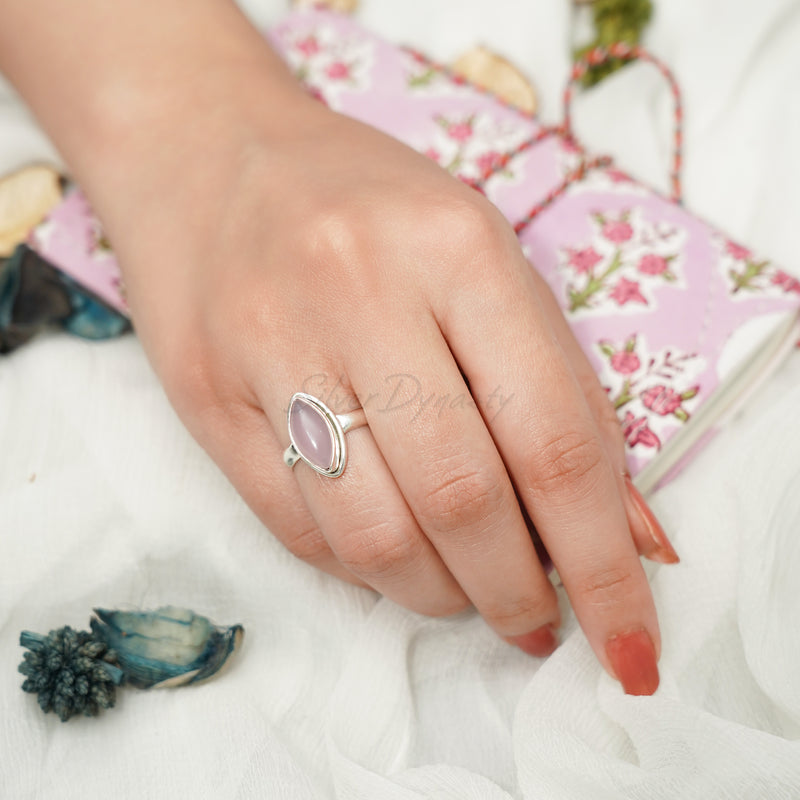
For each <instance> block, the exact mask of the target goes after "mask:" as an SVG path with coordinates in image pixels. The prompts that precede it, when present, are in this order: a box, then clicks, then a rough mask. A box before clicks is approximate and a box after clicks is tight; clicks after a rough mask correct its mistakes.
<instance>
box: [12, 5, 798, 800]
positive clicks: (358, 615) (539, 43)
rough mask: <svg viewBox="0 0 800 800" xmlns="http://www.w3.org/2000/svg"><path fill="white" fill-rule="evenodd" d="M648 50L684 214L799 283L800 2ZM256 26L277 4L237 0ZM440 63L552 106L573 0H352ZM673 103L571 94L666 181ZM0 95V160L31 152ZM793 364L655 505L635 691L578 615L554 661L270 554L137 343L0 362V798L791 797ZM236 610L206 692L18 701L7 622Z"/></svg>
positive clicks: (641, 171) (658, 27) (581, 115)
mask: <svg viewBox="0 0 800 800" xmlns="http://www.w3.org/2000/svg"><path fill="white" fill-rule="evenodd" d="M657 5H658V14H657V17H656V19H655V21H654V23H653V26H652V28H651V31H650V34H649V36H648V41H647V44H648V45H649V46H650V47H651V48H652V49H653V50H654V51H655V52H656V53H658V54H659V55H660V56H661V57H662V58H663V59H664V60H665V61H666V62H667V63H668V64H671V65H673V66H674V69H675V72H676V74H677V76H678V79H679V81H680V82H681V84H682V86H683V88H684V92H685V101H686V113H687V121H686V124H687V129H686V169H685V178H686V181H685V183H686V196H687V201H688V204H689V206H690V207H691V208H693V209H694V210H696V211H697V212H698V213H700V214H702V215H703V216H704V217H706V218H708V219H709V220H711V221H713V222H715V223H717V224H719V225H721V226H723V227H724V228H725V229H726V230H728V231H730V232H731V233H732V234H735V235H736V236H737V238H739V239H741V240H743V241H745V242H747V243H749V244H752V245H753V246H754V247H756V248H758V249H760V250H761V251H763V252H765V253H768V254H769V255H771V256H773V257H775V258H776V259H777V260H780V261H782V262H783V264H784V265H785V267H786V268H787V270H789V271H792V272H794V273H795V274H800V256H798V247H797V233H796V231H797V221H798V212H799V211H800V189H798V186H800V155H798V152H797V142H798V141H800V93H799V92H798V89H797V78H798V75H800V49H799V48H797V46H796V43H797V42H798V41H800V5H798V3H797V2H796V1H795V0H762V2H760V3H759V4H758V5H757V6H754V5H753V4H752V3H748V2H745V0H735V2H734V0H731V2H728V3H724V4H721V3H718V2H714V0H668V1H667V0H664V1H663V2H659V3H657ZM246 6H247V8H248V11H249V12H250V13H252V14H253V16H254V17H255V18H256V19H257V20H258V21H260V22H262V23H264V22H267V21H269V20H270V19H274V18H275V16H276V15H277V14H278V13H279V12H280V10H281V8H282V3H278V2H276V1H275V0H273V2H268V1H267V0H264V2H259V0H248V2H247V3H246ZM362 6H363V9H362V11H363V13H362V15H361V16H362V19H363V21H364V22H365V23H366V24H368V25H371V26H373V27H375V28H377V29H378V30H380V31H381V32H383V33H384V34H385V35H387V36H389V37H391V38H394V39H396V40H398V41H403V42H409V43H413V44H414V45H415V46H417V47H419V48H421V49H423V50H427V51H429V52H430V53H432V54H433V55H434V56H436V57H438V58H442V59H447V58H451V57H453V56H454V55H456V54H457V53H458V52H460V51H461V50H464V49H466V48H468V47H469V46H471V45H472V44H474V43H475V42H477V41H482V42H485V43H486V44H488V45H489V46H490V47H494V48H495V49H498V50H500V51H502V52H504V53H506V54H508V55H509V56H510V57H511V58H513V59H514V60H515V61H517V62H518V63H520V64H521V65H522V66H523V67H525V68H526V69H527V70H529V71H530V73H531V74H532V75H534V76H535V78H536V82H537V84H538V85H539V87H540V90H541V94H542V97H543V107H544V116H545V118H546V119H547V120H548V121H553V120H554V119H555V118H556V117H557V116H558V113H559V102H560V89H561V86H562V84H563V81H564V79H565V76H566V70H567V51H568V42H569V4H568V2H567V0H540V1H539V2H537V3H520V2H515V0H495V2H494V3H492V4H491V8H492V11H491V12H490V11H488V8H489V5H488V4H486V3H484V2H481V0H437V2H436V3H431V2H429V1H428V0H404V2H403V3H396V2H392V1H391V0H362ZM670 113H671V112H670V98H669V93H668V91H667V90H666V88H665V87H664V86H663V84H662V81H661V78H660V76H659V75H658V74H657V73H656V72H655V71H652V70H651V69H649V68H648V67H647V66H645V65H637V66H634V67H632V68H630V69H627V70H624V71H623V72H622V73H620V74H618V75H617V76H615V77H614V78H612V79H611V80H609V81H608V82H607V83H606V84H605V85H604V86H603V87H602V88H600V89H598V90H597V91H596V92H593V93H592V94H591V95H588V96H586V97H584V98H581V99H580V100H579V101H578V112H577V124H578V127H579V129H580V130H581V132H582V133H583V135H584V138H585V139H587V140H588V141H589V142H590V143H591V144H592V145H593V147H594V148H595V149H600V150H604V151H612V152H614V153H615V154H616V155H617V157H618V160H619V162H620V163H621V164H622V165H624V166H625V167H626V168H628V169H629V170H630V171H632V172H633V173H634V174H638V175H640V176H642V177H644V178H645V179H647V180H649V181H651V182H654V183H656V184H660V185H662V186H663V185H665V184H666V175H667V169H668V167H667V164H668V157H667V154H668V148H669V144H670V137H669V129H670V125H669V119H670ZM50 152H51V151H50V149H49V146H48V145H47V143H46V141H45V139H44V138H43V137H42V136H41V135H40V134H38V133H37V132H36V130H35V128H33V126H32V124H31V123H30V121H29V120H28V119H27V117H26V116H25V115H24V112H22V111H21V110H20V108H19V106H18V104H16V102H15V101H14V100H13V99H12V98H11V97H10V96H9V95H4V96H3V98H2V104H0V167H2V170H3V171H4V170H5V169H7V168H9V167H10V166H13V165H15V164H19V163H22V162H24V161H27V160H30V159H31V158H33V157H39V158H42V157H47V156H48V154H49V153H50ZM798 409H800V351H798V352H796V353H795V354H793V356H792V357H791V358H790V360H789V362H788V363H787V364H786V365H785V367H784V368H783V369H782V370H781V371H780V373H779V374H778V375H776V376H775V378H774V379H772V380H771V381H770V382H769V383H768V384H767V385H766V386H765V387H764V389H763V391H762V392H761V393H760V394H759V395H758V396H757V397H756V398H755V399H754V400H753V401H752V402H751V404H750V405H749V407H748V408H747V409H746V410H745V411H744V413H742V414H741V415H740V416H739V417H738V418H737V420H736V422H735V425H734V426H732V427H730V428H729V429H727V430H726V431H725V432H724V433H723V434H721V435H720V436H718V437H717V438H716V439H715V440H714V441H713V442H712V443H711V444H710V445H709V447H708V448H707V449H706V450H705V451H704V452H703V453H702V454H701V456H700V457H699V458H697V460H696V461H695V462H694V463H693V464H692V465H691V466H690V467H689V468H688V469H687V470H686V471H685V472H684V473H683V474H682V475H681V476H680V477H679V478H678V479H677V480H676V481H675V482H674V483H672V484H671V485H670V486H668V487H667V488H666V489H664V490H663V491H661V492H660V493H659V494H657V495H656V497H655V499H654V501H653V503H654V507H655V509H656V510H657V512H658V513H659V515H660V516H661V518H662V520H663V522H664V525H665V528H666V529H667V530H668V531H669V532H670V534H671V535H672V538H673V541H674V542H675V545H676V548H677V549H678V551H679V552H680V554H681V556H682V558H683V561H682V563H681V565H679V566H677V567H669V568H658V569H653V570H652V575H653V578H652V586H653V590H654V592H655V596H656V600H657V603H658V607H659V611H660V620H661V626H662V635H663V640H664V652H663V657H662V660H661V673H662V685H661V688H660V689H659V691H658V693H657V695H656V696H654V697H652V698H634V697H626V696H625V695H624V694H623V693H622V691H621V689H620V688H619V686H618V685H616V684H615V683H614V682H613V681H612V680H611V679H610V678H608V677H607V676H606V675H605V674H604V673H603V672H602V670H601V668H600V666H599V665H598V664H597V662H596V660H595V659H594V657H593V655H592V654H591V652H590V651H589V648H588V646H587V644H586V642H585V640H584V637H583V635H582V634H581V632H580V630H579V629H577V627H576V625H575V623H574V620H572V619H571V618H570V617H569V616H567V617H566V619H567V621H566V625H565V629H564V643H563V644H562V646H561V647H560V648H559V650H558V651H557V652H556V653H555V655H553V656H552V657H551V658H549V659H548V660H546V661H544V662H540V661H537V660H534V659H531V658H529V657H527V656H525V655H523V654H522V653H520V652H517V651H516V650H514V649H512V648H510V647H508V646H506V645H505V644H503V643H502V642H500V641H498V640H497V639H496V638H495V637H494V636H493V635H492V634H491V633H490V632H489V631H488V630H487V629H486V627H485V626H484V624H483V623H482V622H481V620H480V619H478V618H476V617H475V616H474V615H470V614H464V615H462V616H461V617H459V618H456V619H451V620H438V621H434V620H430V619H425V618H422V617H419V616H415V615H414V614H411V613H409V612H406V611H404V610H403V609H401V608H398V607H397V606H395V605H393V604H392V603H389V602H387V601H384V600H378V599H377V598H376V597H375V596H373V595H372V594H370V593H368V592H366V591H362V590H358V589H354V588H350V587H346V586H344V585H342V584H340V583H338V582H337V581H335V580H333V579H329V578H327V577H325V576H323V575H320V574H318V573H317V572H315V571H314V570H313V569H311V568H310V567H307V566H305V565H303V564H301V563H299V562H297V561H295V560H294V559H293V558H292V557H291V556H289V555H288V554H287V553H286V552H285V551H284V550H283V549H282V548H281V547H280V546H279V545H278V544H276V543H275V541H273V540H272V538H271V537H270V536H269V534H268V533H267V532H266V531H264V530H263V529H262V527H261V526H260V525H259V523H258V522H257V521H256V520H255V519H254V518H253V516H252V515H251V513H250V512H249V511H248V509H247V508H246V507H245V506H244V505H243V503H242V502H241V501H240V500H239V499H238V497H237V495H236V494H235V492H234V491H233V490H232V488H231V487H230V486H229V485H228V483H227V482H226V480H225V479H224V478H223V476H222V475H221V474H220V472H219V471H218V470H217V468H216V467H215V466H214V465H213V464H212V463H210V462H209V460H208V458H207V457H206V456H205V454H204V453H203V452H202V451H201V450H200V448H199V447H198V446H197V445H196V444H195V443H194V442H193V441H192V440H191V438H190V437H189V435H188V434H187V433H186V432H185V431H184V430H183V428H182V427H181V425H180V423H179V422H178V420H177V418H176V416H175V414H174V413H173V412H172V410H171V409H170V407H169V405H168V404H167V402H166V400H165V398H164V395H163V393H162V391H161V389H160V388H159V385H158V383H157V382H156V380H155V378H154V376H153V374H152V372H151V370H150V368H149V367H148V365H147V363H146V361H145V358H144V356H143V355H142V352H141V349H140V348H139V346H138V344H137V342H136V340H135V339H134V338H133V337H127V338H124V339H122V340H120V341H116V342H112V343H108V344H100V345H97V344H87V343H85V342H81V341H76V340H74V339H70V338H68V337H66V336H48V337H41V338H39V339H37V340H36V341H35V342H33V343H32V344H30V345H28V346H26V347H24V348H23V349H21V350H20V351H19V352H17V353H16V354H14V355H12V356H10V357H6V358H3V359H0V447H2V456H0V787H1V788H0V795H2V796H3V797H8V798H14V800H16V799H17V798H47V800H62V799H63V800H67V799H71V798H85V797H99V796H107V797H147V798H161V797H163V798H170V799H171V800H179V799H180V798H192V799H193V800H198V798H214V800H228V799H230V800H233V798H302V799H303V800H305V799H306V798H307V799H308V800H311V798H314V800H317V799H318V798H333V797H336V798H348V799H349V798H364V800H376V799H380V800H395V798H397V799H398V800H400V798H402V799H403V800H406V798H421V797H430V798H437V799H439V800H444V799H445V798H453V799H454V800H455V798H458V800H466V799H467V798H474V800H495V799H497V800H500V798H526V799H529V800H534V798H535V799H536V800H539V799H540V798H564V799H565V800H566V799H567V798H569V799H570V800H573V799H574V798H586V799H587V800H599V799H601V798H641V799H642V800H656V799H657V798H664V799H665V800H674V798H698V800H699V799H700V798H702V800H710V799H711V798H720V800H721V799H722V798H726V799H727V798H756V797H758V798H761V797H765V798H793V797H800V669H799V668H798V665H800V625H798V619H800V589H799V588H798V587H800V578H798V576H800V415H799V414H798ZM164 603H176V604H179V605H186V606H190V607H192V608H194V609H196V610H198V611H200V612H203V613H206V614H208V615H209V616H211V617H212V618H213V619H214V620H216V621H217V622H219V623H233V622H241V623H243V624H244V626H245V627H246V629H247V636H246V639H245V645H244V648H243V651H242V652H241V654H240V656H239V658H238V659H237V661H236V662H235V664H234V665H233V666H232V669H231V670H230V671H229V672H227V673H226V674H225V675H224V676H223V677H221V678H220V679H219V680H217V681H212V682H211V683H209V684H207V685H204V686H199V687H195V688H188V689H181V690H176V691H159V692H150V693H147V692H137V691H135V690H128V691H125V692H121V693H120V695H119V701H118V708H116V709H115V710H113V711H110V712H107V713H104V714H103V715H102V716H101V717H100V718H98V719H96V720H83V719H80V720H72V721H71V722H70V723H68V724H64V725H62V724H61V723H60V722H59V721H58V719H57V718H55V717H54V716H53V715H47V716H44V715H42V714H41V713H40V712H39V711H38V709H37V708H36V704H35V700H34V699H33V698H32V697H31V696H27V695H23V693H22V692H21V691H20V690H19V684H20V683H21V680H22V678H21V676H20V675H18V674H17V672H16V665H17V663H18V662H19V661H20V659H21V652H22V651H21V649H20V648H19V647H18V645H17V637H18V634H19V631H20V630H21V629H23V628H27V629H30V630H35V631H40V632H47V631H48V630H50V629H52V628H54V627H57V626H60V625H62V624H65V623H69V624H72V625H73V626H77V627H80V626H83V625H85V624H86V622H87V620H88V616H89V613H90V610H91V608H92V607H93V606H105V607H114V606H120V605H123V606H139V607H155V606H158V605H160V604H164Z"/></svg>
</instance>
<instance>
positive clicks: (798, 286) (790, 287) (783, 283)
mask: <svg viewBox="0 0 800 800" xmlns="http://www.w3.org/2000/svg"><path fill="white" fill-rule="evenodd" d="M772 283H773V285H775V286H780V287H781V289H783V291H784V292H796V293H797V294H800V280H798V279H797V278H795V277H794V276H793V275H789V273H788V272H784V271H783V270H782V269H779V270H776V271H775V274H774V275H773V276H772Z"/></svg>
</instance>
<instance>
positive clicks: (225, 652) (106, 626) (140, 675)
mask: <svg viewBox="0 0 800 800" xmlns="http://www.w3.org/2000/svg"><path fill="white" fill-rule="evenodd" d="M95 614H96V615H97V616H96V617H94V618H93V619H92V621H91V626H92V632H93V633H94V636H95V638H96V639H98V640H100V641H103V642H105V643H106V644H107V645H108V646H109V647H111V648H113V650H114V651H115V652H116V654H117V658H118V660H119V665H120V667H121V668H122V670H123V672H124V673H125V680H126V682H128V683H130V684H132V685H134V686H138V687H140V688H145V689H146V688H150V687H152V686H157V687H166V686H183V685H184V684H188V683H197V682H198V681H202V680H205V679H206V678H210V677H211V676H212V675H213V674H214V673H216V672H217V671H218V670H219V669H220V668H221V667H222V666H223V664H225V662H226V661H227V659H228V657H229V656H230V655H231V653H233V652H234V651H235V650H236V649H237V648H238V647H239V645H240V644H241V641H242V638H243V637H244V628H242V626H241V625H233V626H232V627H230V628H224V627H218V626H215V625H213V624H212V623H211V622H210V621H209V620H208V619H207V618H206V617H202V616H200V615H199V614H195V613H194V611H191V610H189V609H187V608H175V607H174V606H165V607H163V608H159V609H157V610H156V611H146V612H142V611H106V610H105V609H100V608H96V609H95Z"/></svg>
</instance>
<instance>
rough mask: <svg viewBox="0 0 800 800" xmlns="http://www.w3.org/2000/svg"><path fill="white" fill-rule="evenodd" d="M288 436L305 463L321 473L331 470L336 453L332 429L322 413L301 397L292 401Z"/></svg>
mask: <svg viewBox="0 0 800 800" xmlns="http://www.w3.org/2000/svg"><path fill="white" fill-rule="evenodd" d="M289 434H290V436H291V437H292V442H293V443H294V447H295V450H297V452H298V453H299V454H300V455H301V456H302V457H303V458H304V459H306V461H308V462H309V463H310V464H312V465H313V466H315V467H316V468H317V469H320V470H323V471H329V470H331V469H332V468H333V459H334V456H335V453H336V444H335V441H334V434H333V429H332V428H331V425H330V423H329V422H328V420H327V419H325V416H324V415H323V413H322V412H321V411H320V410H319V409H318V408H317V407H316V406H315V405H314V404H313V403H310V402H309V401H308V400H305V399H304V398H302V397H295V398H294V399H293V400H292V405H291V408H290V409H289Z"/></svg>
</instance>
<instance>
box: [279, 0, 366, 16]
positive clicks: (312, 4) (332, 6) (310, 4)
mask: <svg viewBox="0 0 800 800" xmlns="http://www.w3.org/2000/svg"><path fill="white" fill-rule="evenodd" d="M292 4H293V5H294V6H296V7H297V8H327V9H329V10H330V11H338V12H339V13H340V14H353V13H355V12H356V11H357V10H358V0H292Z"/></svg>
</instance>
